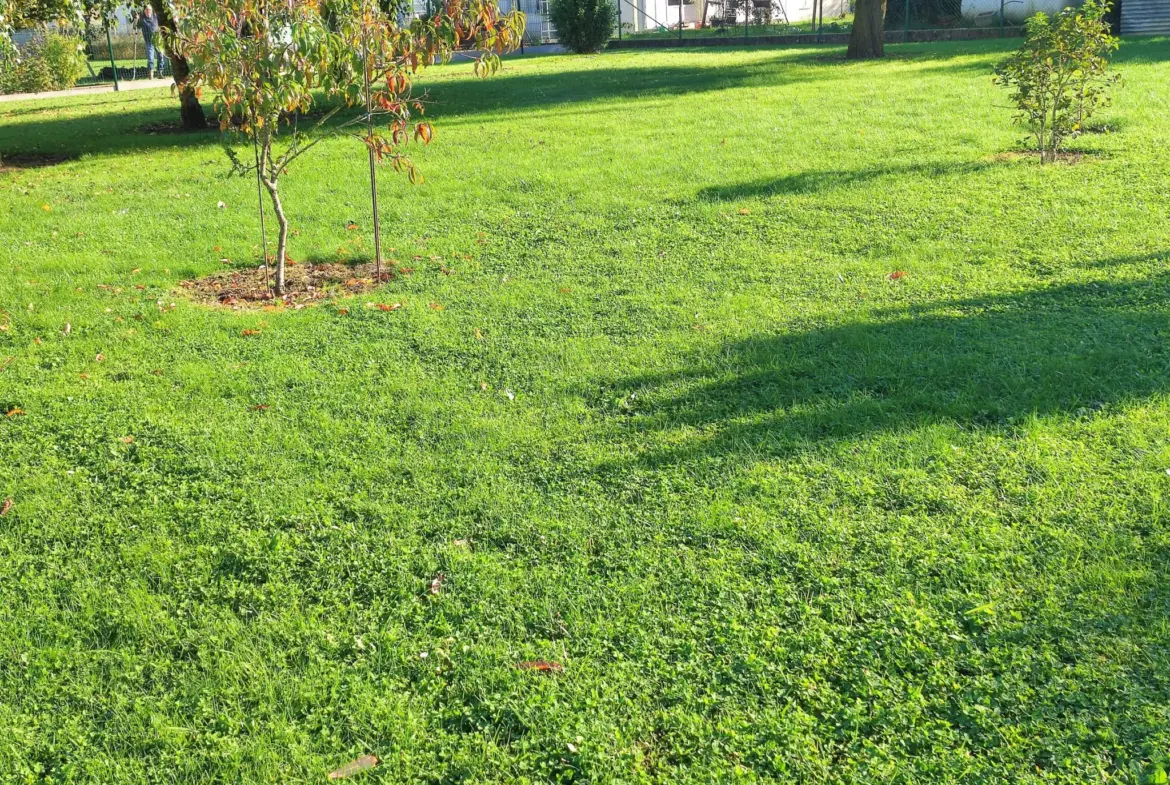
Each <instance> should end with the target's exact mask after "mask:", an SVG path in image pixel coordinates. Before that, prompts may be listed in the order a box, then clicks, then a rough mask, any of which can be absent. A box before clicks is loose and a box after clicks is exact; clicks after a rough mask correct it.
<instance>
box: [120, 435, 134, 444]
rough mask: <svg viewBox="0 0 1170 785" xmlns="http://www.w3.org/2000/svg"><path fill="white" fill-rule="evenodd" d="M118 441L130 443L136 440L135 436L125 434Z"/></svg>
mask: <svg viewBox="0 0 1170 785" xmlns="http://www.w3.org/2000/svg"><path fill="white" fill-rule="evenodd" d="M118 441H120V442H122V444H129V443H130V442H132V441H134V437H133V436H123V437H122V438H121V439H119V440H118Z"/></svg>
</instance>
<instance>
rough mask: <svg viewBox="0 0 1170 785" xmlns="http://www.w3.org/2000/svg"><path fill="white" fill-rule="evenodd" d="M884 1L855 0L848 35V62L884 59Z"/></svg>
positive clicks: (846, 55)
mask: <svg viewBox="0 0 1170 785" xmlns="http://www.w3.org/2000/svg"><path fill="white" fill-rule="evenodd" d="M885 16H886V0H857V9H856V10H855V11H854V13H853V31H852V32H851V33H850V34H849V49H848V51H847V52H846V53H845V57H847V58H849V59H850V60H873V59H875V58H878V57H884V56H885V53H886V47H885V30H884V25H883V22H884V20H885Z"/></svg>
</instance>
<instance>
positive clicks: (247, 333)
mask: <svg viewBox="0 0 1170 785" xmlns="http://www.w3.org/2000/svg"><path fill="white" fill-rule="evenodd" d="M259 334H260V331H259V330H244V331H243V332H242V333H240V335H242V336H244V337H245V338H247V337H251V336H253V335H259Z"/></svg>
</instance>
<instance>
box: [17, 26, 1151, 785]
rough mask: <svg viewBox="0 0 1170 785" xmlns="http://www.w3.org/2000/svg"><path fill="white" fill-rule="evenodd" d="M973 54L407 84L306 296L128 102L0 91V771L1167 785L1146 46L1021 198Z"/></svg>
mask: <svg viewBox="0 0 1170 785" xmlns="http://www.w3.org/2000/svg"><path fill="white" fill-rule="evenodd" d="M1005 45H1006V44H1001V43H998V42H993V43H988V44H962V45H959V44H941V45H930V46H928V45H917V46H909V47H891V50H890V52H891V58H890V59H888V60H887V61H885V62H882V63H878V64H856V63H845V62H844V61H842V60H840V59H839V55H840V54H841V50H839V49H830V48H826V49H785V50H768V49H745V50H734V49H732V50H723V51H711V50H696V51H691V50H670V51H661V52H637V51H629V52H617V53H610V54H606V55H603V56H600V57H589V58H585V57H537V58H531V59H513V60H508V61H507V62H506V67H505V69H504V71H503V73H502V74H501V75H499V76H498V77H496V78H493V79H491V80H489V81H487V82H482V83H481V82H479V81H478V80H475V79H474V78H473V77H472V76H471V75H470V70H469V68H468V67H467V66H465V65H460V66H455V67H451V68H444V69H441V70H439V71H436V72H434V73H433V74H432V75H431V76H430V77H428V79H427V80H426V84H427V85H428V86H429V88H430V89H431V97H432V99H433V101H434V104H433V106H432V109H431V112H430V115H431V118H432V119H433V120H434V122H435V124H436V128H437V131H438V135H437V138H436V142H435V144H433V145H432V146H431V147H430V148H428V149H426V150H425V151H424V152H421V153H420V154H419V155H418V156H417V160H418V163H419V164H420V166H421V167H422V169H423V171H424V173H425V174H426V177H427V181H426V183H425V184H424V185H422V186H419V187H411V186H409V185H408V184H407V183H406V182H405V180H404V179H401V178H395V177H394V176H393V175H392V173H390V171H389V170H388V169H387V170H386V171H385V173H384V175H383V180H382V182H383V189H382V202H383V208H384V220H385V224H386V225H387V226H388V230H387V231H388V233H389V235H391V237H390V239H389V240H388V241H387V244H388V245H389V246H393V247H394V248H396V251H395V252H394V255H395V257H396V258H398V259H400V260H402V261H403V263H404V264H409V265H411V266H413V267H414V268H415V272H414V274H413V275H411V276H409V277H407V278H404V279H400V280H397V281H394V282H391V283H390V284H387V285H386V287H385V289H384V291H380V292H375V293H372V294H369V295H360V296H357V297H354V298H352V299H346V300H343V301H339V302H335V303H333V304H330V305H321V306H317V307H310V308H305V309H303V310H292V309H287V310H284V311H278V310H267V311H266V310H262V309H253V310H242V311H232V310H229V309H225V308H220V307H215V306H204V305H199V304H197V303H195V302H193V301H191V300H190V299H189V298H188V297H187V296H186V294H185V293H186V290H185V289H183V288H182V287H181V286H180V282H181V281H183V280H185V279H190V278H193V277H197V276H203V275H206V274H209V273H213V272H216V271H218V270H221V269H223V268H224V267H225V263H223V262H221V259H230V260H231V261H230V262H229V263H227V264H230V265H236V266H240V267H245V266H248V265H254V264H255V263H256V260H257V259H258V250H257V246H258V242H259V238H258V225H257V217H256V214H255V199H256V191H255V183H254V182H252V181H249V180H246V179H239V178H228V177H227V176H226V173H227V166H226V158H225V157H224V155H223V153H222V151H221V150H220V149H219V147H218V146H217V136H216V135H215V134H214V133H207V134H198V135H194V136H189V135H181V134H175V133H167V132H166V131H165V129H163V130H162V131H157V128H156V131H157V132H155V133H149V132H146V131H142V130H136V129H141V128H143V127H144V126H148V127H156V126H157V125H158V124H159V123H166V122H169V121H171V120H172V119H174V118H175V115H176V111H175V107H174V104H173V99H171V98H170V97H169V94H168V93H167V91H165V90H159V91H137V92H131V93H126V94H123V95H114V94H105V95H97V96H86V97H82V98H75V99H53V100H46V101H41V102H36V103H31V102H30V103H16V104H0V151H2V152H4V153H6V154H9V155H11V154H14V153H16V154H25V155H24V157H23V158H22V157H21V156H19V155H18V156H17V157H16V162H17V163H18V164H19V163H21V161H22V160H23V161H24V163H26V164H27V163H28V162H29V161H30V160H31V159H30V158H28V155H29V154H34V153H35V154H37V155H50V156H53V157H55V158H59V157H61V156H71V158H70V160H66V161H63V162H59V163H57V164H56V165H54V166H47V167H40V168H33V167H27V168H19V167H18V168H10V169H8V170H5V171H2V172H0V265H2V268H0V269H2V273H0V309H2V314H0V322H2V323H3V325H4V329H3V330H2V331H0V367H2V368H3V370H2V371H0V410H2V411H0V499H3V498H5V497H11V498H12V499H13V506H12V508H11V510H10V511H8V513H7V514H6V515H5V516H4V517H3V518H0V782H3V783H28V782H44V783H48V782H52V783H64V782H85V783H103V784H107V785H108V784H113V783H127V784H129V783H136V784H137V783H213V782H215V783H282V784H283V783H313V782H324V779H325V773H326V772H327V771H329V770H330V769H333V768H335V767H337V766H338V765H340V764H342V763H344V762H345V761H347V760H350V759H352V758H354V757H356V756H358V755H361V754H366V753H373V754H376V755H378V756H379V757H380V758H382V759H383V762H382V764H381V765H380V766H379V767H378V768H377V769H375V770H373V771H372V772H367V773H364V774H361V775H359V778H355V780H354V781H355V782H357V781H360V782H368V783H375V782H378V783H434V784H435V785H438V784H439V783H524V782H531V783H538V782H540V783H544V782H581V783H585V782H588V783H664V784H667V783H669V784H670V785H674V784H676V783H696V784H698V783H723V782H775V783H829V782H833V783H931V784H934V783H951V782H954V783H960V782H962V783H1041V782H1043V783H1057V782H1059V783H1070V784H1071V783H1131V784H1133V785H1138V783H1142V782H1150V783H1153V782H1163V781H1164V780H1162V779H1160V775H1159V773H1158V771H1159V766H1160V765H1162V763H1163V762H1164V761H1165V760H1166V758H1167V756H1168V755H1170V583H1168V581H1167V578H1166V572H1167V565H1168V563H1170V514H1168V509H1167V501H1168V499H1170V476H1168V472H1170V398H1168V397H1167V391H1168V389H1170V344H1168V342H1167V341H1168V337H1170V275H1168V273H1167V267H1166V264H1167V260H1168V259H1170V231H1168V224H1167V203H1168V201H1170V150H1168V149H1167V146H1166V133H1165V132H1166V128H1167V127H1170V69H1168V68H1167V65H1166V64H1167V60H1170V41H1158V40H1154V41H1136V42H1130V43H1127V44H1125V45H1124V46H1123V47H1122V49H1121V51H1120V53H1119V55H1118V66H1119V70H1120V71H1121V73H1122V74H1123V76H1124V84H1123V86H1122V87H1121V89H1120V90H1119V92H1118V93H1117V96H1116V101H1115V102H1114V106H1113V107H1112V108H1110V109H1109V110H1107V111H1106V112H1105V114H1104V115H1103V116H1102V120H1103V121H1104V122H1107V123H1108V126H1109V127H1110V128H1111V129H1112V132H1111V133H1095V134H1090V135H1086V136H1083V137H1081V138H1080V139H1078V140H1076V141H1075V143H1074V145H1073V147H1074V148H1075V149H1077V150H1080V151H1083V152H1085V153H1087V154H1086V156H1085V157H1084V158H1083V159H1082V160H1081V161H1080V163H1078V164H1076V165H1056V166H1052V167H1046V168H1045V167H1041V166H1039V165H1038V164H1037V163H1036V162H1035V160H1033V159H1031V158H1025V157H1021V156H1018V155H1014V154H1013V151H1016V150H1018V149H1019V146H1018V145H1019V140H1020V138H1021V137H1022V135H1023V134H1022V131H1021V130H1020V129H1018V128H1015V127H1013V126H1012V125H1011V122H1010V117H1011V113H1010V110H1009V109H1008V108H1007V106H1006V103H1007V101H1006V96H1005V94H1004V92H1003V91H1002V90H1000V89H998V88H996V87H995V86H994V85H993V84H992V81H991V77H990V75H989V72H990V69H991V66H992V64H993V63H994V62H995V61H996V60H997V58H999V57H1000V56H1001V55H1002V52H1003V51H1004V50H1003V49H1002V47H1003V46H1005ZM365 168H366V159H365V157H364V150H363V148H362V147H361V145H360V144H358V143H356V142H349V141H334V142H329V143H327V144H325V145H323V146H322V147H321V149H320V154H319V155H317V156H316V157H309V158H306V159H304V163H301V164H300V165H298V167H297V168H296V169H295V170H294V171H293V172H292V175H291V176H290V177H289V179H288V180H287V182H286V184H285V187H284V188H285V206H286V208H287V209H288V211H289V212H290V214H291V217H292V220H293V224H294V227H295V228H296V230H297V231H298V234H297V236H295V237H293V239H292V247H291V252H292V256H293V258H294V259H296V260H298V262H299V263H302V264H304V263H306V262H310V261H334V260H336V259H338V250H339V248H340V249H341V250H343V251H344V252H345V253H346V255H347V256H348V257H349V258H353V257H355V256H360V255H361V254H362V252H363V249H364V248H368V247H369V245H370V235H369V232H368V230H369V226H370V218H369V214H368V192H367V191H366V190H364V189H365V187H366V179H365V178H366V173H365ZM220 201H222V202H223V203H224V204H225V207H223V208H222V209H221V208H219V207H218V206H217V203H218V202H220ZM348 221H355V222H357V223H358V225H359V227H360V229H359V231H357V232H353V231H347V230H346V224H347V222H348ZM358 238H361V241H360V242H359V239H358ZM414 256H421V257H422V259H421V260H413V259H412V257H414ZM465 256H470V257H471V258H470V260H468V259H466V258H464V257H465ZM431 257H442V260H438V259H432V258H431ZM441 264H442V265H446V266H447V267H448V268H450V269H453V270H454V272H453V273H452V274H450V275H446V274H443V273H442V272H441V271H440V265H441ZM895 271H902V272H904V273H905V275H904V276H901V277H897V278H896V279H895V280H892V279H891V278H890V275H891V273H894V272H895ZM373 302H386V303H388V302H404V303H405V304H406V307H405V308H403V309H401V310H398V311H394V312H382V311H380V310H376V309H373V308H368V307H364V306H365V304H366V303H373ZM431 303H436V304H439V305H441V306H442V310H438V309H435V308H431V307H428V306H429V304H431ZM343 309H344V311H345V312H343ZM66 325H69V327H70V329H69V333H68V335H66V334H65V328H66ZM245 330H255V331H259V334H258V335H252V336H245V335H244V334H243V332H244V331H245ZM99 355H100V361H99ZM262 406H267V408H266V409H264V408H257V407H262ZM13 409H19V410H22V411H23V412H24V413H23V414H19V413H15V412H14V413H13V414H12V416H8V417H4V416H3V413H4V412H9V411H11V410H13ZM129 437H133V439H132V441H130V440H129ZM440 573H441V574H442V576H443V577H442V580H441V592H440V593H439V594H437V595H433V594H431V592H430V589H429V587H430V586H431V583H432V581H433V580H434V579H435V577H436V576H437V575H438V574H440ZM535 659H544V660H550V661H555V662H558V663H561V664H563V667H564V670H563V672H561V673H539V672H534V671H529V670H522V669H519V668H517V667H515V666H516V664H517V663H520V662H523V661H528V660H535Z"/></svg>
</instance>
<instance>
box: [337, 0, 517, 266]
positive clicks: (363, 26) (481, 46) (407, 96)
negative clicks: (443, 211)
mask: <svg viewBox="0 0 1170 785" xmlns="http://www.w3.org/2000/svg"><path fill="white" fill-rule="evenodd" d="M331 10H332V15H333V16H334V17H335V18H336V19H337V28H338V30H339V32H340V35H341V38H342V41H343V42H344V51H346V52H347V53H348V55H349V56H348V57H347V58H345V59H344V60H343V61H342V62H340V63H337V64H335V66H334V69H333V73H334V75H335V77H336V78H337V79H338V80H339V85H338V87H339V89H340V90H341V91H342V93H343V94H344V96H345V100H346V102H347V103H348V104H349V105H350V106H360V107H362V109H363V110H364V114H363V116H362V118H361V119H362V121H363V124H364V126H365V129H364V133H363V134H360V135H357V136H358V138H359V139H360V140H361V141H362V142H363V143H364V145H365V147H366V150H367V154H368V157H369V166H370V202H371V207H372V212H373V224H374V265H375V277H376V279H377V280H382V277H383V273H382V230H381V218H380V215H379V211H378V173H377V164H378V163H379V162H381V161H383V160H388V161H390V163H391V165H392V166H393V167H394V170H395V171H397V172H404V173H405V174H406V175H407V176H408V177H409V178H410V181H411V182H412V183H420V182H422V175H421V174H420V172H419V170H418V168H417V167H416V166H415V165H414V163H413V162H412V161H411V160H410V158H408V157H407V156H406V155H405V154H404V153H403V147H404V145H405V144H406V143H407V142H409V141H411V140H418V141H422V142H423V143H424V144H429V143H430V141H431V139H432V138H433V137H434V129H433V128H432V127H431V124H430V123H427V122H420V121H416V120H415V119H414V118H415V115H416V114H417V115H422V113H423V110H424V104H423V101H422V100H419V99H418V98H416V97H415V96H414V95H413V80H414V77H415V76H416V75H417V73H418V72H419V71H420V70H421V69H422V68H424V67H425V66H426V65H427V64H429V63H433V62H447V61H448V60H450V58H451V55H452V54H453V52H454V51H455V49H456V48H458V47H474V48H475V49H476V50H478V51H479V56H478V57H477V59H476V61H475V72H476V74H477V75H479V76H481V77H486V76H488V75H489V74H492V73H494V72H495V71H497V70H498V69H499V65H500V60H499V54H500V53H502V52H509V51H512V50H514V49H516V48H517V47H518V46H519V45H520V39H521V37H522V36H523V35H524V22H525V19H524V14H522V13H520V12H519V11H513V12H512V13H509V14H506V15H502V14H500V11H499V8H498V7H497V5H496V4H495V2H494V0H492V1H491V2H487V1H485V0H478V1H473V2H466V3H465V2H462V1H461V0H455V1H453V2H452V1H449V2H447V3H446V4H445V5H442V6H437V7H434V8H432V9H431V12H430V13H429V14H428V15H427V17H426V18H424V19H415V20H413V21H411V22H410V23H409V24H405V25H404V24H400V23H399V21H398V19H399V15H398V13H396V12H395V9H392V10H391V12H387V10H385V9H383V8H382V7H381V6H380V5H379V4H378V3H377V2H375V1H374V0H342V2H341V3H339V4H338V5H336V6H334V7H333V8H332V9H331ZM382 127H384V128H385V130H384V131H383V130H382Z"/></svg>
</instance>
